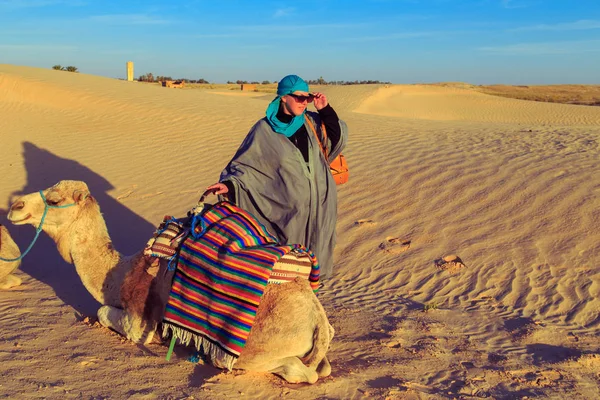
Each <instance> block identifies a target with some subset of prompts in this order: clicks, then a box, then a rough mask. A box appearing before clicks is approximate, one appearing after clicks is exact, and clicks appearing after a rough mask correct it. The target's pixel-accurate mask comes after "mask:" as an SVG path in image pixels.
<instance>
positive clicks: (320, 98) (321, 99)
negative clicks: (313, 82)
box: [313, 92, 329, 111]
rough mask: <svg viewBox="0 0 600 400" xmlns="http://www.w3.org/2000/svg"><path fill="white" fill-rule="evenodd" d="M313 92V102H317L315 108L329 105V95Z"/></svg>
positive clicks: (318, 108)
mask: <svg viewBox="0 0 600 400" xmlns="http://www.w3.org/2000/svg"><path fill="white" fill-rule="evenodd" d="M313 94H314V96H315V98H314V100H313V102H314V104H315V108H316V109H317V111H318V110H320V109H322V108H324V107H327V104H329V102H328V101H327V96H325V95H324V94H323V93H321V92H316V93H313Z"/></svg>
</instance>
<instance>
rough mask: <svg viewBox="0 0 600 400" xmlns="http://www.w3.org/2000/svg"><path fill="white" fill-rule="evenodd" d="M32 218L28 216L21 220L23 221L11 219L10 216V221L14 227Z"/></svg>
mask: <svg viewBox="0 0 600 400" xmlns="http://www.w3.org/2000/svg"><path fill="white" fill-rule="evenodd" d="M30 218H31V214H27V215H26V216H25V217H24V218H21V219H11V218H10V215H9V216H8V219H9V221H10V222H12V223H13V225H20V224H22V223H24V222H25V221H27V220H28V219H30Z"/></svg>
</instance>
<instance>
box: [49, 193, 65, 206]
mask: <svg viewBox="0 0 600 400" xmlns="http://www.w3.org/2000/svg"><path fill="white" fill-rule="evenodd" d="M61 201H62V199H61V198H60V196H57V195H56V194H55V193H49V194H48V195H47V196H46V204H48V205H49V206H56V205H58V204H59V203H60V202H61Z"/></svg>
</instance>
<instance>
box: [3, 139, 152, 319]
mask: <svg viewBox="0 0 600 400" xmlns="http://www.w3.org/2000/svg"><path fill="white" fill-rule="evenodd" d="M23 159H24V164H25V168H26V171H27V183H26V184H25V186H24V187H23V188H22V189H21V190H20V191H18V192H14V193H12V194H11V196H10V198H9V199H6V200H5V201H6V208H5V209H3V208H0V223H2V224H4V225H6V226H8V228H9V230H10V234H11V236H12V237H13V239H14V240H15V242H16V243H17V244H18V245H19V248H20V249H21V251H24V250H25V249H26V248H27V246H28V245H29V243H30V242H31V240H32V239H33V236H34V233H35V231H34V229H33V228H32V227H31V226H29V225H25V226H19V227H15V226H11V224H10V222H9V221H8V220H7V219H6V214H7V213H8V208H9V207H10V202H11V201H13V200H14V199H15V198H17V197H18V196H21V195H24V194H28V193H32V192H37V191H39V190H41V189H46V188H48V187H50V186H52V185H54V184H55V183H57V182H58V181H61V180H79V181H84V182H85V183H87V185H88V187H89V189H90V191H91V193H92V195H93V196H94V197H95V198H96V200H97V201H98V204H99V205H100V207H101V209H102V212H103V214H104V218H105V221H106V225H107V228H108V232H109V233H110V235H111V239H112V241H113V243H114V245H115V248H116V249H117V250H118V251H120V252H121V253H123V254H133V253H134V252H136V251H138V250H140V249H141V248H143V247H144V244H145V241H146V240H147V239H148V238H149V237H151V236H152V232H153V231H154V229H155V227H153V226H152V224H150V223H149V222H148V221H146V220H145V219H143V218H142V217H140V216H139V215H137V214H135V213H134V212H133V211H131V210H130V209H128V208H127V207H125V206H124V205H123V204H121V203H119V202H118V201H117V200H115V199H114V198H112V197H111V196H109V195H108V191H109V190H111V189H113V188H114V187H113V186H112V185H111V184H110V182H108V181H107V180H106V179H105V178H104V177H102V176H101V175H99V174H97V173H96V172H94V171H92V170H91V169H89V168H88V167H86V166H84V165H82V164H80V163H78V162H77V161H74V160H69V159H66V158H61V157H59V156H57V155H55V154H53V153H51V152H49V151H47V150H45V149H42V148H40V147H37V146H36V145H35V144H33V143H31V142H23ZM20 269H21V270H22V271H23V272H25V273H27V274H29V275H30V276H31V277H33V278H34V279H37V280H39V281H41V282H43V283H45V284H47V285H49V286H50V287H51V288H52V289H53V290H54V292H55V293H56V295H57V296H58V297H59V298H60V299H61V300H62V301H63V302H64V303H65V304H68V305H70V306H71V307H73V308H74V309H75V310H76V311H77V312H79V313H81V314H84V315H94V314H96V311H97V310H98V308H99V306H100V305H99V304H98V303H97V302H96V300H94V298H93V297H92V296H91V295H90V294H89V293H88V291H87V290H86V289H85V288H84V286H83V284H82V283H81V279H80V278H79V276H78V275H77V273H76V272H75V267H74V266H73V265H69V264H67V263H66V262H65V261H64V260H63V259H62V258H61V256H60V255H59V254H58V251H57V250H56V244H55V243H54V242H53V241H52V240H51V239H50V238H49V237H48V236H47V235H45V234H42V235H40V238H39V240H38V241H37V243H36V244H35V246H34V247H33V249H32V250H31V252H30V253H29V254H28V255H27V256H26V257H25V258H24V259H23V263H22V264H21V267H20Z"/></svg>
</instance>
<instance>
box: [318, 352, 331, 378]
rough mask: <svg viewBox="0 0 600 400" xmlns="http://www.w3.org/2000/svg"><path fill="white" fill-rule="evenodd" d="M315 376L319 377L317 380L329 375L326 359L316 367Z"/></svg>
mask: <svg viewBox="0 0 600 400" xmlns="http://www.w3.org/2000/svg"><path fill="white" fill-rule="evenodd" d="M317 374H318V375H319V378H325V377H326V376H329V375H331V364H329V360H328V359H327V357H325V358H323V359H322V360H321V362H320V363H319V365H318V366H317Z"/></svg>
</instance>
